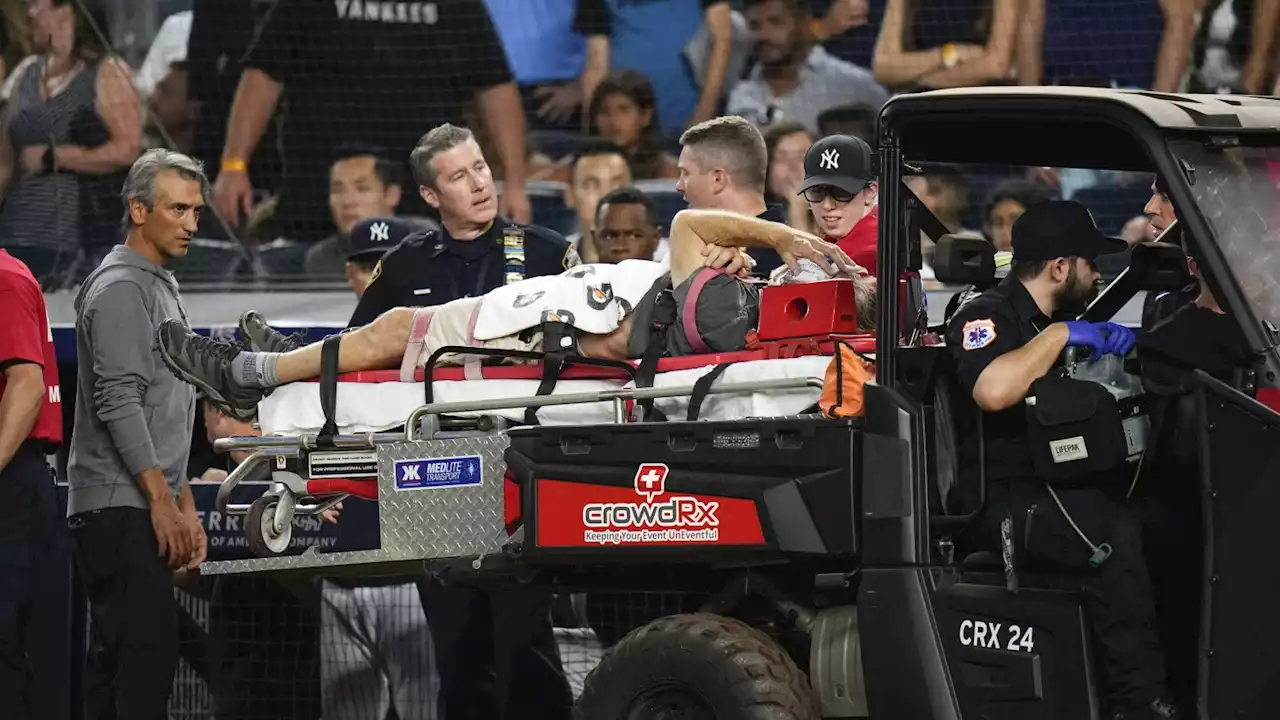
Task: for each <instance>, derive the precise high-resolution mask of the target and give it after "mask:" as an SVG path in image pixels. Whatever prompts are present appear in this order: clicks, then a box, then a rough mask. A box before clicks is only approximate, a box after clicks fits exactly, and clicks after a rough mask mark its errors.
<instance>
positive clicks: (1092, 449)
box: [1026, 374, 1129, 485]
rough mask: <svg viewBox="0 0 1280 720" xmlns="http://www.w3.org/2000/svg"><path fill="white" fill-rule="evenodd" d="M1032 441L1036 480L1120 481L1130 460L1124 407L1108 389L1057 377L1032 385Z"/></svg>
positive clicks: (1074, 482)
mask: <svg viewBox="0 0 1280 720" xmlns="http://www.w3.org/2000/svg"><path fill="white" fill-rule="evenodd" d="M1026 408H1027V436H1028V438H1029V439H1030V442H1031V460H1032V463H1033V465H1034V467H1035V472H1036V476H1037V477H1038V478H1040V479H1042V480H1045V481H1048V482H1050V483H1062V484H1069V485H1085V484H1094V483H1105V482H1107V481H1108V480H1111V479H1114V477H1115V473H1116V471H1118V470H1119V469H1120V468H1123V467H1124V465H1125V461H1126V460H1127V459H1128V456H1129V450H1128V443H1127V442H1126V440H1125V431H1124V424H1123V421H1122V418H1121V414H1120V404H1119V402H1118V401H1117V400H1116V397H1115V396H1114V395H1113V394H1112V393H1111V392H1110V391H1109V390H1107V388H1106V387H1104V386H1103V385H1101V384H1099V383H1097V382H1093V381H1090V380H1076V379H1074V378H1070V377H1065V376H1062V375H1057V374H1051V375H1046V376H1045V377H1042V378H1040V379H1039V380H1036V381H1035V382H1034V383H1032V384H1031V392H1030V393H1028V395H1027V400H1026Z"/></svg>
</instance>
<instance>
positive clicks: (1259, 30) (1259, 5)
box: [1243, 0, 1280, 95]
mask: <svg viewBox="0 0 1280 720" xmlns="http://www.w3.org/2000/svg"><path fill="white" fill-rule="evenodd" d="M1277 23H1280V0H1254V3H1253V33H1252V37H1251V38H1250V42H1249V59H1248V60H1246V61H1245V64H1244V72H1243V80H1244V91H1245V92H1247V93H1250V94H1252V95H1258V94H1260V93H1262V92H1264V83H1266V81H1267V75H1268V74H1270V70H1271V59H1272V58H1273V57H1274V56H1275V53H1274V48H1275V37H1276V24H1277Z"/></svg>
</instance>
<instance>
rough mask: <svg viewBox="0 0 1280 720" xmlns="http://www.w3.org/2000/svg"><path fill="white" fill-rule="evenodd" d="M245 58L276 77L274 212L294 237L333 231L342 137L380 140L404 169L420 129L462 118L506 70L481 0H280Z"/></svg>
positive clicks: (375, 142) (408, 194) (316, 236)
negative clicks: (279, 86) (331, 175)
mask: <svg viewBox="0 0 1280 720" xmlns="http://www.w3.org/2000/svg"><path fill="white" fill-rule="evenodd" d="M245 65H246V66H248V67H252V68H257V69H259V70H261V71H263V72H265V73H266V74H268V75H270V76H271V77H272V78H273V79H274V80H276V81H278V82H281V83H283V84H284V86H285V91H284V92H285V94H284V97H283V98H282V99H284V100H287V101H288V112H287V116H286V119H285V128H284V132H283V133H282V135H283V144H284V155H285V164H286V169H285V177H284V179H283V182H282V187H281V195H280V207H279V209H278V210H277V211H276V220H277V221H278V222H279V223H280V225H281V229H282V231H284V232H285V233H294V234H297V235H298V237H299V238H300V239H303V240H314V239H319V238H320V237H323V236H325V235H327V234H329V232H331V231H332V222H331V220H330V213H329V203H328V198H329V193H328V184H329V183H328V170H329V165H330V164H331V163H332V160H333V155H334V150H335V149H336V148H337V147H338V146H339V145H341V144H343V143H364V144H373V145H379V146H382V147H385V148H387V151H388V152H389V153H390V155H391V157H390V159H391V160H393V161H395V162H401V163H405V168H406V177H408V175H407V164H408V158H409V152H410V151H411V150H413V147H414V145H416V144H417V141H418V139H419V138H421V137H422V136H423V135H424V134H426V132H427V131H428V130H430V129H431V128H433V127H435V126H436V125H439V124H441V123H444V122H454V123H461V122H462V106H463V104H464V103H466V102H467V101H468V100H470V99H471V98H472V97H474V95H475V93H476V92H478V91H480V90H483V89H486V88H490V87H493V86H495V85H500V84H502V83H506V82H511V81H512V75H511V69H510V68H509V67H508V65H507V59H506V55H505V53H504V52H503V49H502V46H501V44H500V43H499V41H498V36H497V33H496V31H495V30H494V28H493V23H492V22H491V21H490V18H489V14H488V12H487V11H486V10H485V7H484V4H483V3H482V2H481V0H435V1H434V2H387V1H383V0H332V2H330V1H326V0H279V2H278V3H277V4H276V5H275V7H274V8H273V10H272V12H271V14H270V15H269V16H268V18H267V20H266V22H265V24H264V25H263V28H262V32H261V35H260V36H259V37H258V40H257V42H256V43H255V44H254V45H253V46H251V47H250V49H249V53H248V55H247V56H246V58H245ZM283 107H284V106H283V105H282V108H283ZM408 190H409V188H406V192H405V193H404V194H405V196H406V197H416V193H413V192H409V191H408Z"/></svg>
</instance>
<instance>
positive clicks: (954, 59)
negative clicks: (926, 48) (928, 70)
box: [942, 42, 960, 69]
mask: <svg viewBox="0 0 1280 720" xmlns="http://www.w3.org/2000/svg"><path fill="white" fill-rule="evenodd" d="M959 63H960V52H959V51H958V50H956V44H955V43H953V42H949V43H947V44H946V45H943V46H942V66H943V67H945V68H948V69H950V68H953V67H955V66H956V65H958V64H959Z"/></svg>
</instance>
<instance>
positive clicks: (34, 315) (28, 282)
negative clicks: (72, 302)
mask: <svg viewBox="0 0 1280 720" xmlns="http://www.w3.org/2000/svg"><path fill="white" fill-rule="evenodd" d="M0 327H3V328H4V330H3V331H2V332H0V365H4V366H7V365H9V364H10V363H11V362H12V361H15V360H16V361H19V362H30V363H35V364H36V365H39V366H41V367H42V368H43V369H44V385H45V394H44V403H43V404H42V405H41V406H40V414H39V415H38V416H36V424H35V426H34V427H33V428H32V429H31V434H29V435H28V436H27V437H28V438H29V439H32V440H41V441H44V442H47V443H52V444H55V445H61V444H62V388H61V386H60V385H59V384H58V357H57V355H56V354H55V353H54V350H53V331H52V330H51V329H50V328H49V314H48V311H47V310H45V306H44V295H43V294H42V293H41V292H40V283H38V282H36V279H35V277H33V276H32V275H31V271H30V270H28V269H27V266H26V265H24V264H23V263H22V261H20V260H18V259H17V258H15V257H13V256H12V255H10V254H9V253H7V252H5V251H4V250H0ZM4 386H5V378H4V374H3V373H0V396H3V395H4Z"/></svg>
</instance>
